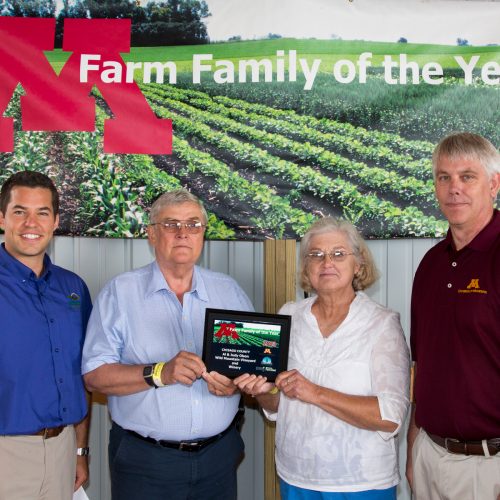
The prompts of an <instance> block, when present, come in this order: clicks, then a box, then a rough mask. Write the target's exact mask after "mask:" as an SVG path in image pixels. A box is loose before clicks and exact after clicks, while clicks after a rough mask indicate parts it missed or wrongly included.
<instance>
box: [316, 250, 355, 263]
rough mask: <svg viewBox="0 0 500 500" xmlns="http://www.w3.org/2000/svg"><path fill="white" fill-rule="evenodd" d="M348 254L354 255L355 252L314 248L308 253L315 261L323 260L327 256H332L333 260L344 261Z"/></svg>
mask: <svg viewBox="0 0 500 500" xmlns="http://www.w3.org/2000/svg"><path fill="white" fill-rule="evenodd" d="M348 255H354V253H353V252H350V253H349V252H344V251H343V250H332V251H331V252H324V251H323V250H314V251H312V252H309V253H308V254H307V257H309V258H310V259H311V260H312V261H313V262H323V261H324V260H325V259H326V258H327V257H330V259H331V260H333V262H343V261H344V260H345V259H346V258H347V256H348Z"/></svg>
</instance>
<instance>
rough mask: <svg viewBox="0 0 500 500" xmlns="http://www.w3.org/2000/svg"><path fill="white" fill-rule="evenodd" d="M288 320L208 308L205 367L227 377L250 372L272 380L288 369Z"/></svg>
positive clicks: (290, 319)
mask: <svg viewBox="0 0 500 500" xmlns="http://www.w3.org/2000/svg"><path fill="white" fill-rule="evenodd" d="M291 322H292V318H291V316H287V315H284V314H268V313H255V312H246V311H232V310H228V309H207V310H206V313H205V331H204V339H203V356H202V357H203V361H204V363H205V365H206V367H207V370H208V371H213V370H215V371H216V372H218V373H221V374H222V375H225V376H226V377H229V378H235V377H238V376H239V375H242V374H243V373H253V374H255V375H263V376H264V377H267V379H268V380H269V381H270V382H274V380H275V379H276V376H277V375H278V373H280V372H282V371H285V370H286V369H287V364H288V344H289V342H290V327H291ZM224 325H225V326H224ZM251 327H252V328H251ZM221 330H222V332H221Z"/></svg>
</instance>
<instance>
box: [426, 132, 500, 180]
mask: <svg viewBox="0 0 500 500" xmlns="http://www.w3.org/2000/svg"><path fill="white" fill-rule="evenodd" d="M444 157H445V158H450V159H452V160H455V159H459V158H466V159H471V160H477V161H478V162H479V163H481V165H482V166H483V167H484V170H485V171H486V174H487V175H488V177H489V178H490V179H491V178H492V177H493V176H494V175H495V174H498V173H500V155H499V154H498V150H497V148H495V146H493V144H492V143H491V142H490V141H488V140H487V139H485V138H484V137H481V136H480V135H477V134H472V133H470V132H454V133H452V134H450V135H447V136H446V137H444V138H443V139H441V141H440V142H439V144H438V145H437V146H436V149H434V153H433V154H432V174H433V176H434V179H435V178H436V172H437V168H438V163H439V161H440V160H441V158H444Z"/></svg>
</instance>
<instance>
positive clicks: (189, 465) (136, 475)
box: [109, 423, 244, 500]
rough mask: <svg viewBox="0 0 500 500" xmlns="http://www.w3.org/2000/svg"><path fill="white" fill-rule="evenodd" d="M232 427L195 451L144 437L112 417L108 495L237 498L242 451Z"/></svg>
mask: <svg viewBox="0 0 500 500" xmlns="http://www.w3.org/2000/svg"><path fill="white" fill-rule="evenodd" d="M243 449H244V445H243V440H242V439H241V436H240V434H239V432H238V431H237V430H236V428H233V429H231V430H230V431H229V432H228V433H227V434H226V435H225V436H223V437H222V438H221V439H220V440H219V441H216V442H215V443H212V444H210V445H208V446H207V447H206V448H204V449H202V450H200V451H197V452H188V451H179V450H174V449H172V448H164V447H162V446H160V445H157V444H153V443H148V442H146V441H143V440H141V439H139V438H137V437H135V436H133V435H131V434H130V433H128V432H127V431H125V430H124V429H122V428H121V427H120V426H119V425H117V424H115V423H113V427H112V428H111V432H110V437H109V468H110V472H111V496H112V498H113V500H145V499H147V500H236V494H237V487H236V468H237V467H238V465H239V463H240V461H241V458H242V456H243Z"/></svg>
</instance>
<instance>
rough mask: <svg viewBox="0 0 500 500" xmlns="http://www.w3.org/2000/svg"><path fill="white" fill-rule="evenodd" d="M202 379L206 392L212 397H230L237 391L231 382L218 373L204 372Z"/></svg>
mask: <svg viewBox="0 0 500 500" xmlns="http://www.w3.org/2000/svg"><path fill="white" fill-rule="evenodd" d="M202 376H203V378H204V380H205V381H206V383H207V385H208V390H209V392H210V393H211V394H213V395H214V396H232V395H233V394H235V393H236V392H237V391H238V388H237V387H236V386H235V385H234V383H233V381H232V380H231V379H230V378H228V377H226V376H224V375H221V374H220V373H218V372H210V373H209V372H205V373H203V375H202Z"/></svg>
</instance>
